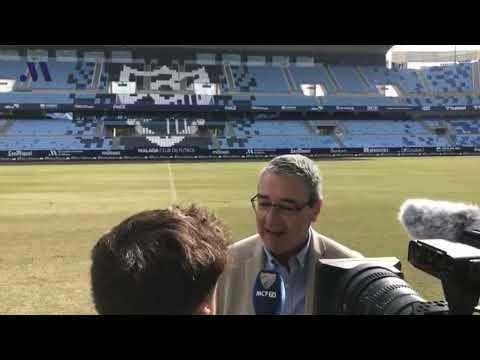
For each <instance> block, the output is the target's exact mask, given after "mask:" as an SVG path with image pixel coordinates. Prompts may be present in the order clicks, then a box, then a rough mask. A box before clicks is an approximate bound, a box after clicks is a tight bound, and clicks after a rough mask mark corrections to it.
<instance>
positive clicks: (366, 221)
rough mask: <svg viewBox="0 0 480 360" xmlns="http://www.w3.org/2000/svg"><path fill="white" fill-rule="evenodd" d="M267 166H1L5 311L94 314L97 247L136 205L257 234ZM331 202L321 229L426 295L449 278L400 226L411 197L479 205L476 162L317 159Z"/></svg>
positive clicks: (0, 260)
mask: <svg viewBox="0 0 480 360" xmlns="http://www.w3.org/2000/svg"><path fill="white" fill-rule="evenodd" d="M265 163H266V161H265V162H262V161H236V162H234V161H225V162H188V163H187V162H176V163H171V164H168V163H166V162H162V163H109V164H103V163H102V164H100V163H99V164H39V165H37V164H35V165H5V166H0V286H1V288H2V291H1V292H0V314H94V313H95V311H94V307H93V305H92V301H91V297H90V286H89V266H90V250H91V248H92V247H93V245H94V243H95V242H96V241H97V239H98V238H99V237H100V236H101V235H102V234H103V233H104V232H106V231H107V230H109V229H110V228H111V227H112V226H113V225H115V224H117V223H118V222H120V221H121V220H123V219H124V218H125V217H127V216H129V215H132V214H133V213H135V212H138V211H141V210H145V209H153V208H163V207H167V206H169V205H170V204H171V203H172V202H173V201H175V200H176V201H177V202H178V203H180V204H182V205H187V204H189V203H191V202H195V203H197V204H199V205H202V206H206V207H208V208H210V209H211V210H213V211H215V212H216V213H217V214H218V215H219V216H220V217H221V218H223V219H224V221H225V222H226V223H227V224H228V225H229V226H230V228H231V230H232V233H233V237H234V241H237V240H239V239H241V238H243V237H245V236H248V235H251V234H253V233H254V232H255V221H254V216H253V212H252V209H251V207H250V202H249V199H250V197H251V196H252V195H253V194H254V193H255V190H256V180H257V175H258V172H259V171H260V169H261V168H262V167H263V166H264V165H265ZM317 163H318V165H319V166H320V169H321V171H322V174H323V178H324V196H325V207H324V209H323V210H322V213H321V215H320V217H319V220H318V222H317V223H316V224H315V228H316V229H317V230H318V231H320V232H322V233H324V234H325V235H327V236H329V237H332V238H334V239H336V240H337V241H339V242H342V243H343V244H345V245H347V246H350V247H352V248H354V249H356V250H359V251H360V252H362V253H363V254H364V255H366V256H369V257H377V256H395V257H398V258H399V259H400V260H401V261H402V267H403V271H404V273H405V277H406V280H407V281H408V282H409V283H410V284H411V285H412V287H413V288H414V289H415V290H417V291H418V292H419V293H420V294H421V295H422V296H424V297H425V298H427V299H431V300H433V299H440V298H442V290H441V286H440V282H439V280H437V279H434V278H432V277H430V276H429V275H426V274H424V273H422V272H421V271H420V270H417V269H414V268H413V267H412V266H411V265H410V264H409V263H408V261H407V259H406V257H407V245H408V240H409V239H408V236H407V235H406V234H405V233H404V232H403V230H402V227H401V225H400V224H399V223H398V221H397V219H396V218H397V213H398V209H399V207H400V205H401V203H402V202H403V201H404V200H406V199H408V198H414V197H424V198H432V199H438V200H440V199H442V200H451V201H463V202H473V203H480V191H479V187H478V185H479V179H480V158H478V157H442V158H440V157H429V158H420V157H419V158H368V159H348V160H319V161H318V162H317Z"/></svg>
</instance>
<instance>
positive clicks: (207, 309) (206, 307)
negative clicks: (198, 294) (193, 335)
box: [198, 303, 214, 315]
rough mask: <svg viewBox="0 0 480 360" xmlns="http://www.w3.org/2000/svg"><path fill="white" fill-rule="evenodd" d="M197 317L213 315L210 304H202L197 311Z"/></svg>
mask: <svg viewBox="0 0 480 360" xmlns="http://www.w3.org/2000/svg"><path fill="white" fill-rule="evenodd" d="M198 315H214V312H213V307H212V306H211V304H208V303H202V304H201V305H200V308H199V309H198Z"/></svg>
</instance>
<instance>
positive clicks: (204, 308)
mask: <svg viewBox="0 0 480 360" xmlns="http://www.w3.org/2000/svg"><path fill="white" fill-rule="evenodd" d="M215 304H216V303H215V290H214V291H212V292H211V293H210V294H208V296H207V298H206V299H205V300H204V301H203V302H202V303H201V304H200V306H199V307H198V311H197V314H198V315H215V312H216V309H215Z"/></svg>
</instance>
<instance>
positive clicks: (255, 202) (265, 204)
mask: <svg viewBox="0 0 480 360" xmlns="http://www.w3.org/2000/svg"><path fill="white" fill-rule="evenodd" d="M250 202H251V203H252V207H253V210H254V211H255V213H257V214H260V215H264V214H266V213H267V212H268V211H269V210H270V209H272V208H276V209H277V210H278V213H279V214H280V215H293V214H296V213H299V212H300V211H302V210H303V209H304V208H305V207H306V206H310V203H311V202H310V201H308V202H306V203H305V204H303V205H296V204H273V203H272V202H271V201H268V200H265V199H261V198H259V196H258V194H257V195H255V196H254V197H252V198H251V199H250Z"/></svg>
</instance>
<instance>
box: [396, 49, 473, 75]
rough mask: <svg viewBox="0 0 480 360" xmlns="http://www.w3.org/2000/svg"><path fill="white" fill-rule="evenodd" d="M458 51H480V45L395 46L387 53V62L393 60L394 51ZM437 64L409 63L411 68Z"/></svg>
mask: <svg viewBox="0 0 480 360" xmlns="http://www.w3.org/2000/svg"><path fill="white" fill-rule="evenodd" d="M455 47H456V50H457V51H459V50H480V45H395V46H393V47H392V48H391V49H390V51H389V52H388V53H387V62H390V61H391V59H392V51H454V50H455ZM433 65H438V64H437V63H409V64H408V67H409V68H414V69H415V68H420V67H421V66H433Z"/></svg>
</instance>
